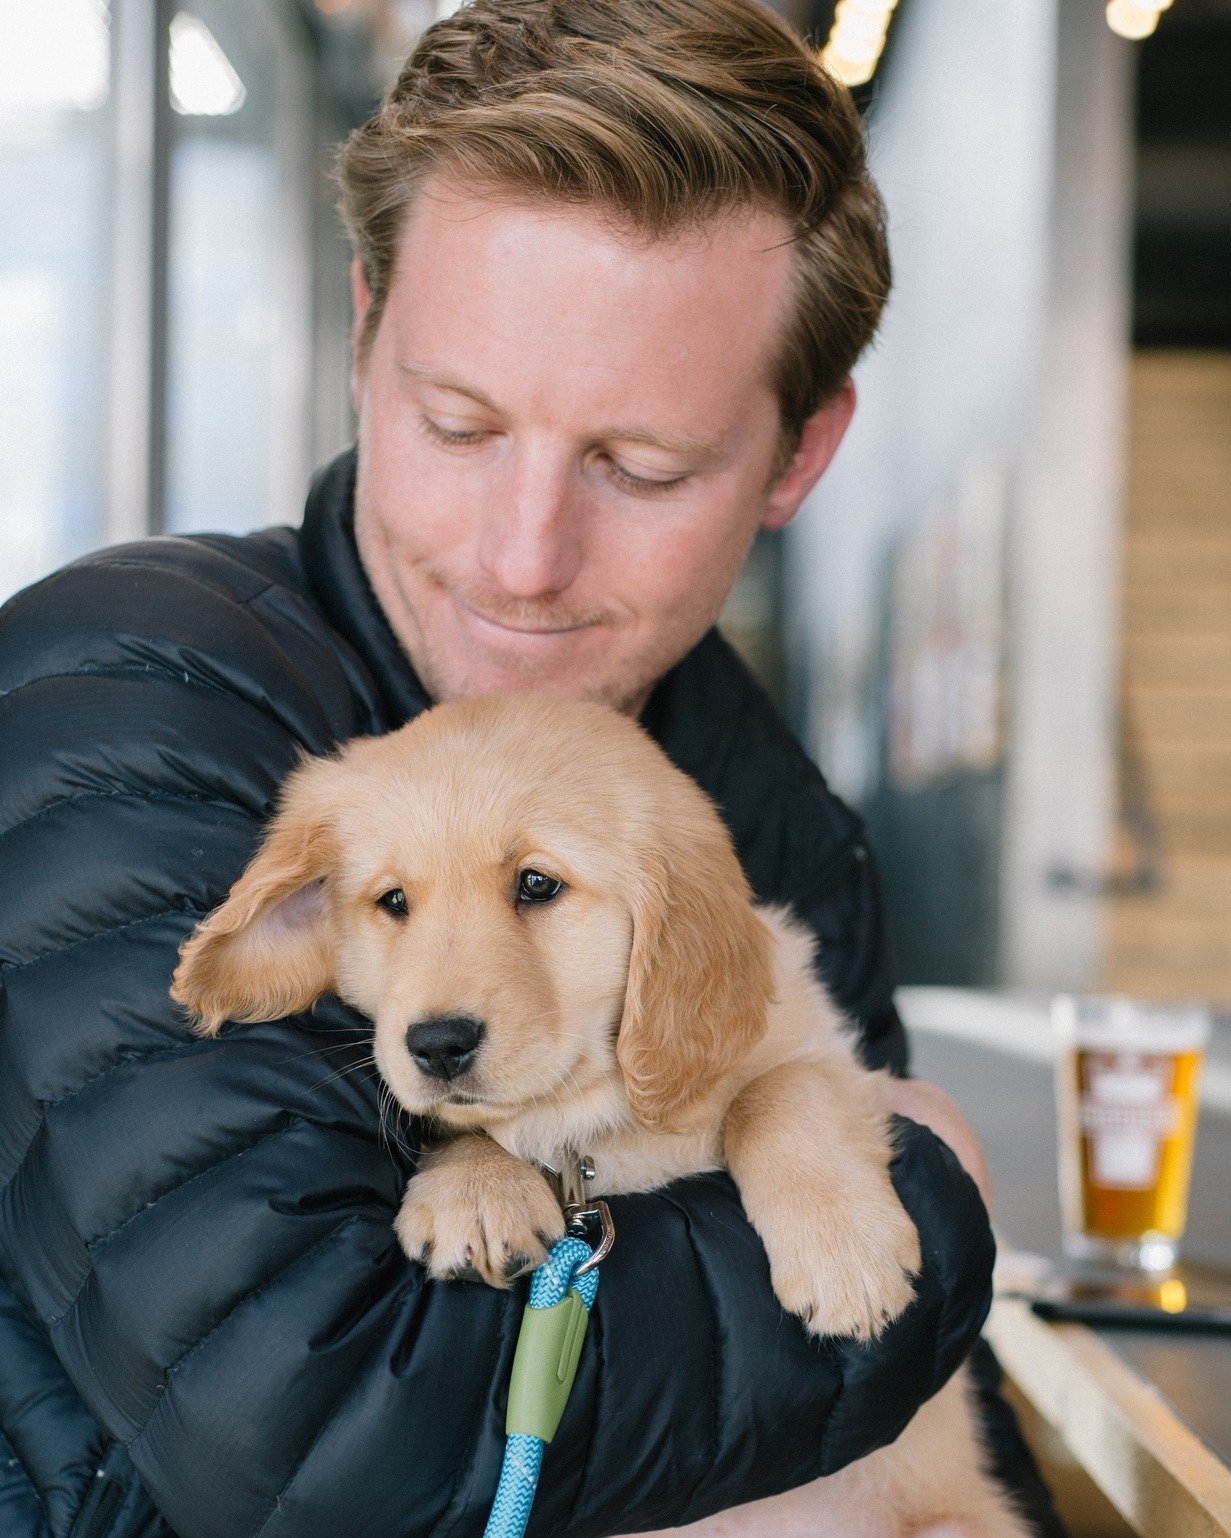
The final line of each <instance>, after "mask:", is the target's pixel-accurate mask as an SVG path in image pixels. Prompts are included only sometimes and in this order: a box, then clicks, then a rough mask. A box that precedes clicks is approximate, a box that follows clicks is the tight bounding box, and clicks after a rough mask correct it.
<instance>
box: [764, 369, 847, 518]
mask: <svg viewBox="0 0 1231 1538" xmlns="http://www.w3.org/2000/svg"><path fill="white" fill-rule="evenodd" d="M854 414H855V381H854V380H853V379H850V378H847V380H846V381H845V382H844V384H843V385H842V388H841V389H840V390H839V391H838V393H837V394H836V395H835V396H833V397H831V398H830V399H829V400H827V401H826V402H825V404H824V405H823V406H819V407H818V408H817V409H816V410H815V411H814V412H813V413H812V415H811V416H810V417H809V418H808V420H807V421H806V422H805V423H804V426H803V431H802V433H801V434H800V438H799V447H798V448H797V449H796V450H795V453H794V456H793V457H792V459H791V462H790V464H789V465H787V467H786V469H785V470H784V471H783V473H782V474H781V475H780V476H779V477H778V480H777V481H776V482H775V483H774V485H773V486H772V487H771V489H770V491H769V494H768V495H767V496H766V499H765V510H764V512H763V513H762V515H761V527H762V528H763V529H782V528H785V527H786V525H787V524H788V523H790V521H791V519H792V518H794V516H795V514H796V513H797V512H798V511H799V509H800V506H801V504H802V502H803V500H804V498H805V497H806V496H807V495H808V493H809V492H810V491H811V490H812V488H813V487H814V486H815V485H816V483H817V481H819V480H820V478H821V476H822V475H824V473H825V471H826V470H828V469H829V465H830V462H831V460H832V459H833V457H834V455H835V454H836V453H837V452H838V449H839V447H840V446H841V443H842V440H843V438H844V437H845V436H846V429H847V428H848V427H849V426H850V425H851V418H852V417H853V416H854Z"/></svg>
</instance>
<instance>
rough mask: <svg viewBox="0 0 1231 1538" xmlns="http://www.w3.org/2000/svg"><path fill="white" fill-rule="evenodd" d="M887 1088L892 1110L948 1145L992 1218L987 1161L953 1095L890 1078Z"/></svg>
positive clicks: (916, 1082)
mask: <svg viewBox="0 0 1231 1538" xmlns="http://www.w3.org/2000/svg"><path fill="white" fill-rule="evenodd" d="M884 1088H885V1101H886V1103H887V1105H888V1106H889V1109H890V1110H891V1111H893V1112H894V1113H895V1114H896V1115H898V1116H906V1117H909V1119H910V1120H911V1121H914V1122H918V1123H919V1124H920V1126H923V1127H928V1128H929V1129H930V1130H931V1131H932V1132H934V1133H935V1134H936V1136H937V1137H938V1138H939V1139H940V1140H941V1142H942V1143H946V1144H948V1146H949V1147H950V1148H951V1149H952V1150H953V1152H954V1154H956V1156H957V1160H958V1163H959V1164H960V1165H961V1166H962V1168H963V1169H964V1170H965V1171H966V1173H967V1174H968V1175H969V1176H970V1178H971V1179H972V1180H973V1181H974V1183H975V1185H976V1186H977V1187H978V1190H979V1195H980V1196H981V1197H982V1198H983V1205H984V1206H985V1207H986V1208H987V1210H988V1213H989V1215H990V1213H991V1210H992V1188H991V1181H990V1179H989V1178H988V1173H987V1161H986V1160H985V1159H984V1157H983V1150H982V1149H981V1148H980V1147H979V1142H978V1139H977V1138H976V1137H975V1135H974V1132H973V1130H972V1129H971V1126H970V1123H969V1122H968V1121H967V1120H966V1118H965V1117H964V1116H963V1115H962V1113H961V1111H959V1110H958V1108H957V1106H956V1104H955V1103H954V1101H953V1100H952V1099H951V1098H950V1096H948V1095H947V1094H945V1092H944V1090H943V1089H940V1088H939V1087H938V1086H937V1085H935V1084H927V1083H925V1082H924V1081H923V1080H922V1079H888V1080H886V1082H885V1086H884Z"/></svg>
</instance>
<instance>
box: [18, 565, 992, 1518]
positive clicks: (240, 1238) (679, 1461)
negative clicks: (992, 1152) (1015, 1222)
mask: <svg viewBox="0 0 1231 1538" xmlns="http://www.w3.org/2000/svg"><path fill="white" fill-rule="evenodd" d="M290 559H291V555H290V551H289V547H287V548H286V549H281V548H279V547H278V546H277V544H276V541H269V542H267V543H266V544H264V545H262V544H260V542H259V541H258V542H254V541H245V542H243V545H242V547H241V546H240V545H235V546H231V545H230V544H228V543H226V542H222V541H217V542H214V543H212V544H211V543H208V542H200V541H189V542H183V541H167V542H159V543H158V544H156V545H149V546H139V547H132V548H130V549H128V550H125V551H120V552H112V553H109V554H107V555H105V556H101V557H96V558H94V559H92V560H90V561H88V562H85V563H82V564H80V565H78V566H75V567H71V568H68V569H67V570H66V571H65V572H63V573H61V574H60V575H59V576H57V577H56V578H53V579H51V581H50V582H49V583H46V584H44V585H42V586H41V587H40V588H37V589H34V590H32V591H31V592H29V593H28V594H26V595H24V596H23V597H21V598H19V599H18V600H15V601H14V603H13V604H11V605H10V606H9V607H8V609H7V610H6V611H5V612H4V614H3V616H0V860H2V861H3V870H4V880H3V882H2V883H0V1015H2V1019H3V1029H2V1030H0V1095H2V1097H3V1098H2V1100H0V1181H2V1182H3V1185H2V1194H0V1264H2V1265H3V1269H4V1272H5V1276H6V1278H7V1280H8V1283H9V1285H10V1286H11V1288H12V1289H13V1292H14V1294H15V1296H16V1297H17V1298H18V1299H19V1300H20V1304H21V1307H22V1310H23V1312H24V1314H25V1316H26V1317H27V1319H29V1320H33V1321H35V1322H36V1324H37V1327H38V1330H39V1331H40V1332H41V1335H42V1337H43V1338H45V1339H46V1340H47V1341H48V1342H49V1343H50V1346H51V1349H52V1351H53V1352H54V1354H55V1357H56V1358H57V1359H58V1361H59V1363H60V1364H62V1366H63V1369H64V1371H65V1373H66V1374H67V1377H68V1379H69V1380H71V1382H72V1384H73V1385H74V1387H75V1389H76V1392H77V1393H78V1394H79V1395H80V1397H81V1400H82V1401H83V1402H84V1404H85V1405H86V1406H87V1407H88V1409H89V1411H90V1412H91V1413H92V1415H93V1416H94V1417H95V1418H96V1420H97V1422H98V1423H99V1424H100V1425H101V1426H102V1427H103V1428H105V1431H106V1433H107V1435H108V1436H109V1437H110V1438H113V1439H115V1440H116V1441H118V1442H120V1443H121V1444H123V1445H124V1446H125V1447H126V1449H127V1454H128V1456H129V1457H130V1458H131V1460H132V1462H133V1464H134V1465H135V1466H136V1468H137V1469H138V1470H139V1471H140V1474H141V1476H142V1479H143V1480H144V1482H145V1485H146V1488H147V1489H148V1491H149V1492H150V1494H151V1495H152V1497H153V1499H154V1501H155V1502H156V1504H157V1505H158V1507H159V1508H160V1509H161V1510H162V1511H163V1512H164V1513H165V1514H166V1516H167V1518H168V1520H169V1521H170V1523H171V1525H172V1526H173V1527H174V1529H175V1530H176V1532H177V1533H178V1534H179V1535H180V1538H256V1535H259V1538H336V1535H337V1534H339V1533H348V1532H355V1533H358V1532H362V1533H364V1534H365V1535H367V1538H394V1535H398V1538H405V1535H409V1534H419V1533H423V1534H427V1533H432V1534H440V1535H444V1534H457V1535H459V1538H464V1535H468V1534H478V1533H479V1532H480V1531H481V1530H482V1526H483V1521H484V1516H485V1512H486V1505H487V1502H488V1501H489V1500H490V1497H491V1493H492V1491H493V1490H494V1488H495V1482H496V1474H497V1468H498V1464H499V1459H500V1453H501V1442H502V1433H501V1421H502V1416H503V1402H504V1393H505V1385H506V1384H507V1380H508V1372H509V1366H510V1361H511V1354H512V1349H513V1344H514V1340H515V1336H516V1331H517V1326H518V1322H519V1316H520V1313H521V1308H522V1302H523V1299H522V1297H521V1296H520V1295H519V1294H517V1293H516V1292H511V1293H499V1292H495V1291H492V1290H489V1289H486V1288H483V1287H480V1286H471V1285H467V1284H463V1283H457V1284H447V1285H432V1284H428V1283H426V1282H425V1280H424V1277H423V1273H422V1271H421V1270H420V1268H419V1267H417V1266H416V1265H414V1264H412V1263H411V1262H409V1261H408V1260H407V1259H406V1258H405V1257H404V1256H403V1255H402V1254H401V1252H400V1251H399V1249H398V1248H397V1245H396V1243H395V1242H394V1239H393V1235H392V1232H391V1228H390V1222H391V1218H392V1215H393V1213H394V1211H395V1208H396V1205H397V1203H398V1201H399V1199H400V1196H401V1191H402V1188H403V1184H404V1181H405V1179H406V1177H407V1175H408V1174H409V1173H410V1172H411V1171H412V1169H413V1156H414V1148H413V1144H412V1142H411V1129H410V1128H409V1127H408V1126H407V1125H406V1124H405V1123H402V1124H401V1125H400V1126H399V1125H395V1124H393V1123H392V1122H391V1121H390V1119H389V1117H388V1116H386V1117H385V1118H384V1120H383V1121H382V1118H381V1114H380V1105H379V1096H378V1088H377V1085H376V1083H375V1080H374V1077H373V1074H372V1070H371V1066H370V1058H369V1056H368V1045H367V1043H366V1041H365V1037H364V1028H363V1022H362V1021H360V1020H358V1019H357V1018H356V1017H354V1016H353V1015H351V1014H349V1013H348V1012H347V1011H346V1010H344V1009H343V1008H342V1007H341V1006H340V1005H338V1004H336V1002H334V1003H328V1004H325V1005H322V1007H321V1008H320V1009H319V1010H318V1012H317V1013H316V1014H315V1015H314V1016H312V1017H311V1018H300V1019H296V1020H292V1021H288V1022H283V1023H280V1024H277V1025H267V1026H257V1027H249V1028H244V1029H236V1030H233V1031H230V1032H227V1033H224V1036H223V1037H222V1038H221V1039H220V1040H218V1041H215V1042H204V1041H200V1040H197V1039H196V1038H195V1037H193V1036H192V1035H191V1034H190V1033H189V1032H188V1031H187V1030H186V1028H185V1026H184V1024H183V1022H182V1021H181V1020H180V1019H179V1018H178V1017H177V1014H176V1012H175V1010H174V1008H173V1006H172V1005H171V1004H170V1002H169V1000H168V997H167V986H168V982H169V979H170V974H171V970H172V967H173V965H174V961H175V955H176V949H177V946H178V944H179V943H180V941H181V940H182V939H183V938H184V936H185V935H186V934H187V933H188V932H189V930H190V929H191V927H192V926H193V924H194V923H195V922H196V920H197V919H198V918H199V917H200V916H201V915H202V914H204V913H205V912H207V911H208V910H209V909H210V908H211V907H213V906H214V905H215V904H216V903H217V902H218V901H220V899H221V898H222V896H223V895H224V894H225V892H226V891H227V889H228V888H229V886H230V884H231V882H232V881H233V879H234V878H235V876H236V875H237V874H238V872H239V870H240V869H241V868H242V867H243V865H244V863H245V862H246V860H247V858H248V857H249V855H250V854H251V852H252V850H253V848H254V846H255V843H256V840H257V837H258V834H259V831H260V828H261V825H262V823H263V821H264V819H265V818H266V817H267V816H268V814H269V811H270V808H271V804H272V799H273V795H274V792H275V790H276V787H277V785H278V783H279V782H280V780H281V779H282V778H283V776H284V775H285V773H286V772H287V770H288V769H289V768H290V767H292V765H293V763H294V762H295V759H296V755H297V753H298V752H299V751H300V750H301V749H303V748H306V749H308V750H309V751H311V752H321V751H325V750H327V749H328V748H329V747H330V746H331V744H332V743H333V742H335V741H337V740H341V739H344V738H346V737H349V736H352V735H355V734H356V733H360V732H365V731H371V730H374V729H375V724H376V716H375V705H374V704H373V701H372V700H371V699H370V698H368V697H367V695H366V694H365V685H364V682H363V679H362V676H361V670H358V669H357V668H356V667H353V666H352V665H351V664H350V663H349V662H348V661H347V658H346V655H345V653H344V649H342V648H340V647H339V646H338V644H337V642H336V638H330V639H329V640H328V641H326V640H325V639H323V638H322V628H323V627H322V625H321V621H320V618H319V616H318V615H316V614H315V613H314V612H313V611H312V610H311V609H310V607H309V605H308V604H307V602H306V601H305V600H304V599H303V598H302V597H300V596H299V595H298V594H297V592H296V591H295V590H294V584H293V583H283V582H282V581H280V580H279V574H280V571H281V570H282V568H283V567H284V566H285V564H286V563H287V562H288V561H289V560H290ZM900 1130H901V1137H900V1153H899V1157H898V1160H897V1163H896V1165H895V1180H896V1182H897V1185H898V1189H899V1191H900V1193H901V1195H902V1198H903V1200H904V1202H905V1203H906V1205H907V1207H908V1208H909V1210H910V1211H911V1213H912V1215H913V1216H914V1217H915V1220H916V1222H917V1224H918V1226H919V1228H920V1231H921V1235H922V1238H923V1245H924V1252H925V1256H926V1265H925V1270H924V1273H923V1276H922V1278H921V1281H920V1286H919V1296H918V1298H917V1300H916V1303H915V1304H914V1305H913V1307H912V1309H911V1310H910V1311H909V1312H908V1314H907V1315H905V1316H904V1317H903V1318H902V1319H901V1320H899V1321H898V1322H897V1324H896V1325H895V1326H894V1327H893V1328H891V1330H890V1331H888V1332H887V1333H886V1335H885V1336H884V1337H883V1338H882V1339H881V1340H880V1341H879V1342H878V1343H877V1344H876V1345H875V1346H874V1347H873V1348H871V1349H867V1348H861V1347H857V1346H855V1345H853V1344H850V1343H846V1342H841V1341H835V1342H825V1343H821V1344H818V1343H816V1342H812V1341H810V1340H809V1339H808V1338H807V1337H806V1336H805V1334H804V1332H803V1331H802V1329H801V1328H799V1327H798V1326H797V1325H796V1323H795V1322H794V1321H792V1320H790V1319H788V1318H786V1317H785V1316H784V1315H783V1314H782V1312H781V1310H780V1309H779V1307H778V1305H777V1303H776V1302H775V1300H774V1298H773V1295H772V1293H771V1291H770V1288H769V1284H768V1274H767V1267H766V1262H765V1258H764V1254H763V1252H762V1250H761V1247H760V1244H759V1243H758V1241H757V1239H756V1237H755V1235H754V1234H753V1232H752V1230H751V1229H750V1228H749V1227H748V1225H747V1223H746V1221H745V1220H744V1218H743V1215H742V1212H741V1209H740V1206H739V1201H738V1198H737V1196H736V1193H735V1190H734V1187H733V1186H732V1185H731V1183H730V1181H729V1180H727V1179H726V1178H725V1177H719V1176H715V1177H706V1178H703V1179H700V1180H695V1181H691V1182H687V1183H684V1184H681V1185H679V1186H676V1187H673V1188H672V1189H671V1190H669V1191H667V1192H665V1193H661V1194H656V1195H653V1196H644V1197H635V1198H627V1199H625V1200H623V1201H622V1202H620V1203H619V1206H618V1210H617V1223H618V1226H619V1233H620V1238H619V1243H618V1245H617V1248H616V1251H615V1253H614V1254H613V1256H612V1257H611V1259H610V1260H609V1261H608V1262H607V1263H606V1268H605V1273H604V1283H603V1287H602V1288H601V1290H600V1295H599V1304H598V1309H597V1313H596V1319H595V1324H594V1326H593V1327H592V1331H591V1335H590V1339H589V1342H588V1344H587V1349H586V1352H585V1354H584V1359H583V1367H582V1371H581V1373H580V1375H579V1379H578V1385H577V1388H576V1390H575V1393H574V1396H573V1399H572V1402H571V1404H570V1407H569V1409H568V1412H567V1415H566V1418H565V1422H564V1425H563V1427H562V1429H561V1432H560V1434H559V1436H558V1438H557V1440H556V1442H555V1443H554V1444H553V1446H552V1448H551V1449H550V1452H549V1455H548V1461H547V1466H546V1470H545V1474H544V1480H543V1486H542V1490H541V1494H540V1497H539V1502H538V1505H537V1508H536V1513H535V1518H534V1522H533V1524H532V1531H537V1532H548V1531H555V1532H562V1531H568V1532H569V1533H574V1534H578V1535H584V1534H590V1533H600V1532H611V1531H615V1530H620V1529H629V1528H636V1527H649V1526H660V1525H672V1524H678V1523H682V1522H686V1521H690V1520H693V1519H695V1518H697V1517H700V1516H702V1515H704V1514H706V1513H708V1512H711V1511H713V1510H716V1509H719V1508H720V1507H723V1506H727V1505H731V1504H734V1503H737V1502H739V1501H743V1500H750V1499H753V1498H756V1497H758V1496H762V1495H765V1494H769V1493H772V1492H774V1491H776V1490H779V1489H782V1488H785V1487H787V1486H790V1485H792V1484H797V1483H800V1482H802V1481H804V1480H806V1479H808V1478H811V1477H813V1476H815V1475H817V1474H819V1473H822V1472H828V1471H830V1470H832V1469H835V1468H837V1467H839V1466H841V1465H842V1464H843V1463H844V1462H846V1461H848V1460H849V1459H851V1458H853V1457H856V1456H859V1455H860V1454H862V1453H865V1452H867V1451H869V1450H870V1449H871V1448H872V1447H874V1446H877V1445H879V1444H881V1443H883V1442H884V1441H887V1440H889V1439H890V1438H891V1437H892V1436H894V1435H895V1434H896V1433H897V1431H898V1430H899V1429H900V1428H901V1426H902V1425H903V1424H904V1423H905V1421H906V1420H907V1419H908V1418H909V1416H910V1414H911V1413H913V1411H914V1409H915V1408H916V1407H917V1405H918V1404H919V1403H920V1402H921V1401H922V1400H923V1399H924V1398H926V1397H927V1396H928V1395H929V1394H930V1393H931V1392H933V1391H934V1390H935V1389H936V1388H937V1387H938V1386H939V1384H940V1383H941V1382H942V1381H943V1380H944V1379H945V1377H947V1375H948V1374H949V1372H951V1371H952V1370H953V1368H954V1366H955V1365H956V1363H957V1361H958V1360H959V1359H960V1357H961V1355H962V1354H963V1353H964V1351H965V1350H966V1348H967V1347H968V1346H969V1343H970V1341H971V1339H972V1337H973V1334H974V1333H975V1331H976V1330H977V1328H978V1324H979V1322H980V1321H981V1318H982V1312H983V1310H984V1308H985V1306H986V1295H987V1274H988V1271H989V1269H990V1260H991V1256H990V1247H989V1246H988V1245H985V1246H984V1251H985V1252H984V1253H975V1254H973V1255H972V1253H971V1251H970V1245H969V1236H970V1235H971V1234H974V1235H976V1236H979V1235H983V1234H985V1233H986V1223H985V1220H984V1218H983V1215H982V1211H981V1208H980V1206H979V1200H978V1197H977V1195H976V1193H975V1192H974V1189H973V1187H972V1186H971V1185H970V1183H969V1182H968V1181H966V1180H965V1177H964V1176H962V1175H961V1173H960V1171H958V1170H957V1168H956V1166H955V1164H954V1161H953V1160H952V1158H951V1156H950V1155H949V1154H948V1152H947V1151H946V1150H945V1149H944V1148H943V1147H942V1145H940V1144H939V1143H938V1142H937V1141H936V1140H935V1139H933V1138H932V1137H931V1136H930V1135H929V1134H928V1133H926V1132H924V1131H922V1130H921V1129H919V1128H916V1127H912V1126H910V1125H908V1124H903V1125H902V1128H901V1129H900ZM942 1204H944V1205H945V1206H947V1208H948V1210H947V1211H943V1212H942V1211H941V1207H942Z"/></svg>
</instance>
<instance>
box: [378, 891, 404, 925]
mask: <svg viewBox="0 0 1231 1538" xmlns="http://www.w3.org/2000/svg"><path fill="white" fill-rule="evenodd" d="M376 906H377V907H378V908H381V909H383V910H384V912H386V913H388V914H389V915H390V916H391V917H392V918H395V919H404V918H405V917H406V893H405V892H403V890H402V889H401V887H400V886H395V887H393V888H392V889H391V890H390V891H388V892H385V893H383V894H382V895H381V896H380V897H378V898H377V899H376Z"/></svg>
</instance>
